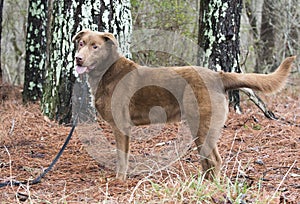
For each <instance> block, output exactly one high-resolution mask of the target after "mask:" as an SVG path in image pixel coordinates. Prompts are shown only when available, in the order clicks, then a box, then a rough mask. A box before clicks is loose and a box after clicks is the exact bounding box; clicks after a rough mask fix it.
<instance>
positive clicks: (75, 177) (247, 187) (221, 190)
mask: <svg viewBox="0 0 300 204" xmlns="http://www.w3.org/2000/svg"><path fill="white" fill-rule="evenodd" d="M299 84H300V80H299V78H297V79H294V80H293V83H290V84H289V85H288V86H287V88H286V89H284V90H283V91H281V92H280V93H277V94H275V95H269V96H261V97H263V100H264V101H266V102H267V104H268V107H269V108H270V110H272V111H273V112H274V113H275V115H276V116H278V117H280V119H279V120H269V119H267V118H266V117H265V116H264V115H263V114H262V112H260V111H259V110H258V108H257V107H256V106H255V105H253V104H252V103H251V102H250V101H249V100H248V99H247V98H246V97H244V96H243V97H242V98H243V101H242V104H241V106H242V108H243V112H244V114H242V115H238V114H236V113H234V111H233V110H232V109H231V110H230V113H229V116H228V120H227V122H226V125H225V127H224V128H223V130H222V136H221V138H220V140H219V143H218V146H219V152H220V154H221V157H222V159H223V168H222V172H221V178H220V181H214V182H210V181H206V180H203V179H202V176H201V173H200V171H199V166H200V164H199V162H198V160H197V157H196V156H195V155H197V153H196V151H195V150H191V151H189V152H187V153H186V154H185V155H184V156H183V157H182V158H181V159H179V160H177V161H175V162H174V163H173V164H172V165H171V166H170V167H168V168H167V169H163V170H160V171H157V172H154V173H152V174H151V175H150V174H147V173H139V174H135V175H130V176H129V179H128V180H126V181H118V180H116V179H114V176H115V171H114V170H112V169H111V168H108V167H106V166H105V165H103V164H101V161H100V162H99V161H98V162H97V161H96V160H95V159H94V157H92V156H91V155H90V154H89V153H88V152H87V151H86V148H85V144H84V142H82V140H81V139H80V138H79V135H78V132H79V131H76V132H75V134H74V135H73V137H72V139H71V141H70V143H69V145H68V146H67V148H66V150H65V152H64V153H63V155H62V156H61V158H60V160H59V161H58V163H57V164H56V165H55V167H54V168H53V170H52V171H50V172H49V173H48V174H47V175H46V177H45V178H44V179H43V180H42V182H41V183H39V184H37V185H32V186H29V185H21V186H6V187H3V188H1V189H0V203H197V202H198V203H202V202H203V203H295V204H299V203H300V165H299V162H300V126H299V125H300V94H299V93H300V87H299ZM260 95H261V94H260ZM1 100H2V102H1V104H0V183H1V182H5V181H9V180H21V181H23V180H25V181H26V180H30V179H33V178H35V177H36V176H38V175H39V174H40V173H41V171H42V170H43V169H45V168H46V167H47V166H48V165H49V164H50V162H51V161H52V159H53V158H54V157H55V155H56V154H57V152H58V151H59V150H60V148H61V146H62V144H63V143H64V140H65V138H66V137H67V135H68V133H69V131H70V127H68V126H63V125H58V124H57V123H55V122H53V121H50V120H49V119H47V118H45V117H44V116H43V115H42V113H41V111H40V109H39V105H38V104H30V105H26V106H25V105H23V104H22V101H21V96H20V90H19V89H17V88H12V87H9V86H4V85H3V86H0V101H1ZM176 127H177V125H174V124H171V125H168V126H165V127H163V130H161V131H160V132H159V134H160V136H159V137H153V138H152V139H151V142H149V141H147V140H144V141H140V142H135V143H134V144H132V148H131V151H132V152H131V153H132V154H143V155H144V156H145V157H146V156H147V155H148V154H149V153H148V154H146V153H145V151H146V150H147V148H148V147H147V145H149V144H151V145H153V144H154V145H155V146H157V147H160V148H163V147H164V146H166V145H167V143H168V141H170V140H172V137H173V136H172V134H173V135H176V134H177V128H176ZM101 128H102V130H105V131H104V133H105V134H108V135H110V136H111V131H110V128H109V127H108V126H107V124H106V123H103V122H102V123H101ZM162 141H166V142H162ZM98 151H99V152H101V149H100V148H99V150H98Z"/></svg>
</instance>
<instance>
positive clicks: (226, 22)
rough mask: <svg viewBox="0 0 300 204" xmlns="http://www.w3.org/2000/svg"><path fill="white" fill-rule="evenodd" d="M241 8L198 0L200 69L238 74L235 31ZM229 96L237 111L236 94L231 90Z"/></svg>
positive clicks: (233, 0)
mask: <svg viewBox="0 0 300 204" xmlns="http://www.w3.org/2000/svg"><path fill="white" fill-rule="evenodd" d="M242 6H243V5H242V0H221V1H216V0H215V1H209V0H201V2H200V16H199V19H200V20H199V45H200V47H201V48H202V49H203V51H204V57H203V58H202V60H203V62H204V64H203V66H205V67H209V68H210V69H212V70H215V71H220V70H223V71H226V72H238V73H240V72H241V70H240V66H239V54H240V48H239V46H240V37H239V32H240V18H241V11H242ZM199 59H201V57H200V58H199ZM229 96H230V102H231V103H232V104H233V105H234V108H235V110H236V111H237V112H241V109H240V105H239V102H240V98H239V91H232V92H230V93H229Z"/></svg>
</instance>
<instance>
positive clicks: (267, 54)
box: [255, 0, 277, 73]
mask: <svg viewBox="0 0 300 204" xmlns="http://www.w3.org/2000/svg"><path fill="white" fill-rule="evenodd" d="M273 4H274V1H272V0H264V3H263V8H262V19H261V21H262V22H261V31H260V38H259V43H258V44H257V46H256V47H257V49H256V50H257V57H256V65H255V72H257V73H261V72H263V71H264V70H265V72H268V71H274V70H275V69H276V67H277V63H276V58H275V56H274V52H275V28H274V26H275V25H276V15H274V6H273Z"/></svg>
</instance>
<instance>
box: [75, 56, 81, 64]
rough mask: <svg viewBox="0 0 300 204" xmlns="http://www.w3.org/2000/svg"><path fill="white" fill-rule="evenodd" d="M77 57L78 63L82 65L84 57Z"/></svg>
mask: <svg viewBox="0 0 300 204" xmlns="http://www.w3.org/2000/svg"><path fill="white" fill-rule="evenodd" d="M75 59H76V64H78V65H82V63H83V58H82V57H80V56H76V57H75Z"/></svg>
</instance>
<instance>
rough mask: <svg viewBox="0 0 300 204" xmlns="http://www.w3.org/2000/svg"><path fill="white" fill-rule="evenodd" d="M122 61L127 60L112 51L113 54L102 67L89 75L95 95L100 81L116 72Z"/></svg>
mask: <svg viewBox="0 0 300 204" xmlns="http://www.w3.org/2000/svg"><path fill="white" fill-rule="evenodd" d="M121 59H126V58H125V57H123V56H122V55H121V54H119V53H118V52H117V51H114V50H112V52H111V54H109V56H108V58H107V59H106V60H104V61H103V62H102V63H101V65H100V66H98V67H96V68H95V69H94V70H92V71H91V72H90V73H88V82H89V85H90V88H91V91H92V94H93V95H95V94H96V92H97V88H98V86H99V83H100V81H101V80H103V78H106V77H107V75H108V74H107V73H110V72H115V67H116V66H115V64H117V63H118V62H119V61H120V60H121Z"/></svg>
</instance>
